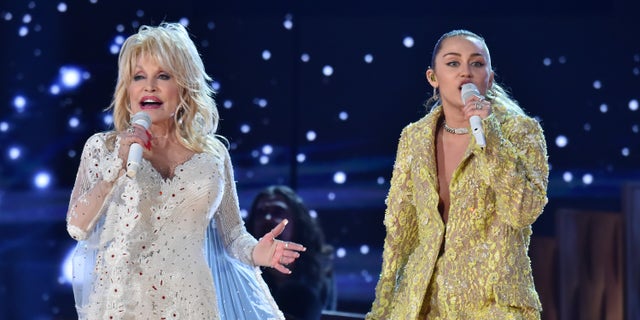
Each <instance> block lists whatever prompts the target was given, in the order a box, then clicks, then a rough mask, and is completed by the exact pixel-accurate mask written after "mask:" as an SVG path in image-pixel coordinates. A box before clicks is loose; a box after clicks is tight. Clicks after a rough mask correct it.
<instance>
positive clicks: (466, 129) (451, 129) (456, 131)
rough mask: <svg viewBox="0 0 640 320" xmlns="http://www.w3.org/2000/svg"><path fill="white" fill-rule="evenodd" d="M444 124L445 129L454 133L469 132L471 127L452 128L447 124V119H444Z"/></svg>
mask: <svg viewBox="0 0 640 320" xmlns="http://www.w3.org/2000/svg"><path fill="white" fill-rule="evenodd" d="M442 126H443V127H444V131H446V132H449V133H453V134H467V133H469V128H451V127H449V126H448V125H447V121H445V120H443V121H442Z"/></svg>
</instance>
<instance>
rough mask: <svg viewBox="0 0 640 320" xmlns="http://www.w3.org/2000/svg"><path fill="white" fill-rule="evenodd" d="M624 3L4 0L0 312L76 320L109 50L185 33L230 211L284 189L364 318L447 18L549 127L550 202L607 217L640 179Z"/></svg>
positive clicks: (108, 86) (629, 22)
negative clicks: (329, 249)
mask: <svg viewBox="0 0 640 320" xmlns="http://www.w3.org/2000/svg"><path fill="white" fill-rule="evenodd" d="M631 2H632V1H628V2H624V1H609V2H607V1H590V0H587V1H574V0H560V1H551V0H542V1H532V2H522V1H498V2H490V3H489V2H475V1H473V2H472V1H467V0H464V1H457V2H431V1H407V0H396V1H350V0H343V1H335V0H325V1H305V0H299V1H188V0H183V1H158V0H156V1H107V0H102V1H99V0H91V1H90V0H82V1H80V0H78V1H68V2H60V1H43V0H40V1H35V0H34V1H3V3H2V4H0V36H1V37H2V38H1V48H2V49H0V68H1V70H2V72H1V73H0V79H1V80H0V81H1V82H0V84H1V89H0V103H1V104H0V319H72V318H74V317H75V311H74V307H73V296H72V292H71V288H70V286H69V283H68V280H67V278H66V277H65V268H64V262H65V259H66V258H67V257H68V254H69V252H70V250H71V249H72V248H73V245H74V241H72V240H71V239H70V238H69V237H68V235H67V234H66V231H65V222H64V218H65V213H66V206H67V204H68V197H69V194H70V188H71V187H72V184H73V181H74V178H75V172H76V169H77V166H78V161H79V154H80V152H81V148H82V146H83V143H84V142H85V140H86V139H87V138H88V137H89V136H90V135H91V134H92V133H94V132H96V131H100V130H106V129H109V128H110V125H111V122H110V119H109V117H108V113H106V112H104V108H105V107H107V106H108V104H109V102H110V99H111V94H112V90H113V87H114V85H115V80H116V68H117V66H116V60H117V54H116V53H117V50H118V48H119V44H120V43H121V41H122V40H123V39H124V38H125V37H126V36H128V35H130V34H131V33H133V32H134V31H135V30H137V27H139V26H140V25H141V24H157V23H159V22H161V21H181V22H182V23H183V24H185V25H187V26H188V29H189V30H190V32H191V33H192V35H193V37H194V39H195V41H196V43H197V45H198V47H199V48H200V50H201V53H202V56H203V58H204V60H205V65H206V67H207V70H208V72H209V73H210V75H211V76H212V77H213V78H214V79H215V83H214V84H213V85H214V88H215V89H216V90H217V92H218V93H217V99H216V100H217V102H218V103H219V110H220V115H221V118H222V120H221V123H220V133H221V134H222V135H224V136H226V137H227V138H228V139H229V140H230V142H231V144H232V149H231V155H232V160H233V162H234V165H235V174H236V179H237V180H238V191H239V194H240V205H241V208H242V209H243V210H246V209H247V208H248V206H249V205H250V202H251V200H252V197H253V196H254V195H255V194H256V193H257V192H258V190H259V189H261V188H262V187H264V186H267V185H269V184H273V183H283V184H288V185H290V186H292V187H294V188H295V189H297V190H298V192H299V193H300V195H301V196H302V197H303V198H304V200H305V201H306V203H307V205H308V206H309V207H310V208H311V209H313V210H314V211H315V212H316V213H317V219H318V220H319V221H320V223H321V224H322V226H323V228H324V231H325V233H326V235H327V238H328V241H329V242H330V243H331V244H332V245H333V246H334V247H335V248H336V249H337V251H336V258H335V269H336V272H337V275H338V298H339V303H338V308H339V309H340V310H342V311H348V312H357V313H365V312H366V311H368V309H369V307H370V304H371V302H372V300H373V290H374V286H375V283H376V280H377V274H378V272H379V270H380V264H381V257H380V254H381V247H382V242H383V238H384V228H383V225H382V219H383V213H384V199H385V197H386V193H387V190H388V188H389V180H390V178H391V170H392V165H393V161H394V157H395V150H396V143H397V141H398V138H399V135H400V131H401V129H402V128H403V127H404V126H405V125H407V124H408V123H410V122H412V121H416V120H418V119H419V118H420V117H421V116H423V115H424V114H425V112H426V110H425V108H424V107H423V105H422V104H423V102H424V101H426V99H427V98H428V97H429V95H430V93H431V88H430V87H429V85H428V83H427V82H426V80H425V77H424V72H425V70H426V68H427V66H428V64H429V60H430V56H431V50H432V46H433V44H434V43H435V41H436V40H437V39H438V37H439V36H440V35H441V34H442V33H444V32H446V31H449V30H451V29H457V28H466V29H470V30H472V31H474V32H476V33H479V34H480V35H482V36H484V37H485V39H486V41H487V43H488V46H489V48H490V50H491V54H492V62H493V66H494V68H495V71H496V73H497V80H498V81H499V82H501V83H503V84H505V85H506V87H507V88H509V89H510V90H511V92H512V93H513V95H514V96H515V97H516V99H517V100H518V101H520V103H521V104H522V106H523V107H524V109H525V110H526V111H527V112H528V113H529V114H531V115H532V116H535V117H537V118H538V119H539V120H540V121H541V124H542V126H543V128H544V129H545V134H546V138H547V144H548V148H549V155H550V157H549V162H550V164H551V168H552V170H551V180H550V186H549V198H550V202H549V205H548V206H547V208H546V210H545V213H544V214H543V215H542V216H541V218H540V219H539V220H538V221H537V222H536V224H535V225H534V234H536V235H553V234H554V233H555V228H554V212H555V210H556V209H557V208H560V207H566V206H571V207H578V208H580V207H582V208H592V209H603V210H620V196H619V195H620V190H621V186H622V185H623V184H624V183H625V182H627V181H631V180H638V179H640V170H639V168H638V164H639V163H640V132H639V131H640V110H638V108H639V106H638V99H639V98H640V35H639V32H638V31H640V29H639V28H638V25H637V13H638V5H637V3H636V4H632V3H631Z"/></svg>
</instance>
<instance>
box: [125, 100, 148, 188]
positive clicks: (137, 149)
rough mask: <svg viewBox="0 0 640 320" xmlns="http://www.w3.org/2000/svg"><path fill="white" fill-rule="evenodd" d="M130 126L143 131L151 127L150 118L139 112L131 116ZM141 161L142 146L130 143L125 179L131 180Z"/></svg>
mask: <svg viewBox="0 0 640 320" xmlns="http://www.w3.org/2000/svg"><path fill="white" fill-rule="evenodd" d="M131 124H132V125H133V124H137V125H141V126H143V127H144V128H145V129H149V126H150V125H151V117H149V115H148V114H146V113H145V112H143V111H140V112H138V113H136V114H134V115H133V117H132V118H131ZM141 161H142V146H141V145H140V144H139V143H132V144H131V146H130V147H129V157H128V159H127V177H129V178H133V177H135V175H136V173H137V172H138V168H140V162H141Z"/></svg>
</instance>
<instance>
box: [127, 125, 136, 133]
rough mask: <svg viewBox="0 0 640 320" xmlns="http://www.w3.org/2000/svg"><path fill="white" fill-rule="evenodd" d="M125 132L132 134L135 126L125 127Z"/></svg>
mask: <svg viewBox="0 0 640 320" xmlns="http://www.w3.org/2000/svg"><path fill="white" fill-rule="evenodd" d="M127 132H128V133H131V134H133V133H134V132H136V128H134V127H133V126H130V127H129V128H127Z"/></svg>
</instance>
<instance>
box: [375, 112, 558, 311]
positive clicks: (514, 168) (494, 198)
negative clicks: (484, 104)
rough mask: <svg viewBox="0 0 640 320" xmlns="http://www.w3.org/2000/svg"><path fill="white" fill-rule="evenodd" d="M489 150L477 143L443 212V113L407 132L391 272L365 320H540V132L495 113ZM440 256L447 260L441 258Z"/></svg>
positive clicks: (387, 259)
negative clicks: (438, 144)
mask: <svg viewBox="0 0 640 320" xmlns="http://www.w3.org/2000/svg"><path fill="white" fill-rule="evenodd" d="M492 110H493V113H492V114H491V115H490V116H489V117H487V118H486V119H484V120H483V127H484V131H485V137H486V141H487V145H486V147H485V148H484V149H482V148H480V147H478V146H477V145H476V144H475V143H474V140H473V139H472V140H471V142H470V144H469V147H468V148H467V150H466V152H465V155H464V156H463V158H462V161H461V163H460V165H459V166H458V168H457V169H456V170H455V171H454V173H453V176H452V180H451V184H450V199H451V200H450V202H451V206H450V211H449V218H448V222H447V224H446V225H445V224H444V223H443V220H442V218H441V216H440V213H439V211H438V202H439V195H438V180H437V166H436V150H435V135H436V131H437V125H438V120H439V118H440V117H441V116H442V107H437V108H436V109H434V110H433V111H431V112H430V113H429V114H427V115H426V116H425V117H423V118H422V119H420V120H419V121H417V122H415V123H412V124H409V125H408V126H407V127H405V128H404V130H403V131H402V134H401V137H400V142H399V145H398V151H397V155H396V162H395V164H394V168H393V177H392V180H391V188H390V190H389V194H388V196H387V199H386V205H387V209H386V212H385V217H384V225H385V227H386V231H387V235H386V238H385V242H384V252H383V263H382V271H381V274H380V279H379V281H378V284H377V286H376V298H375V301H374V303H373V306H372V309H371V312H369V313H368V314H367V316H366V319H385V320H389V319H397V320H410V319H539V318H540V310H541V305H540V300H539V298H538V294H537V293H536V290H535V287H534V283H533V277H532V275H531V263H530V260H529V257H528V254H527V251H528V248H529V240H530V236H531V233H532V230H531V224H532V223H533V222H534V221H535V220H536V219H537V217H538V216H539V215H540V214H541V213H542V210H543V208H544V206H545V205H546V203H547V193H546V192H547V191H546V190H547V184H548V174H549V172H548V170H549V168H548V162H547V151H546V142H545V138H544V135H543V131H542V128H541V126H540V125H539V123H538V122H537V121H535V120H534V119H532V118H530V117H528V116H525V115H523V114H520V113H516V112H513V111H510V110H507V109H506V108H504V107H502V106H499V105H493V106H492ZM441 247H442V251H441Z"/></svg>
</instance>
